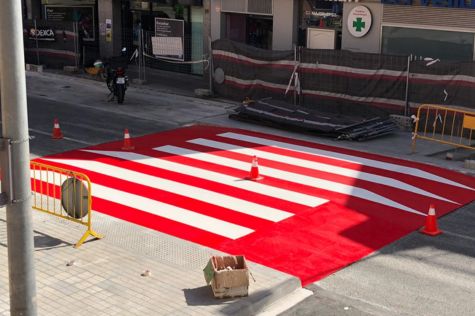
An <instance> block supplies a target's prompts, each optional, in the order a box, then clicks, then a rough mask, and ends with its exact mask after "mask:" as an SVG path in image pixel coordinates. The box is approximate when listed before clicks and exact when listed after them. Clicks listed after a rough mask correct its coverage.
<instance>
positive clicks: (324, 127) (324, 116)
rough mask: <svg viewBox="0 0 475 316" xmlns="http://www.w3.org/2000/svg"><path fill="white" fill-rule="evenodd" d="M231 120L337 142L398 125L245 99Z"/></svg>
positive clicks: (385, 120)
mask: <svg viewBox="0 0 475 316" xmlns="http://www.w3.org/2000/svg"><path fill="white" fill-rule="evenodd" d="M229 117H230V118H232V119H236V120H241V121H247V122H253V123H257V124H261V125H269V126H273V127H278V128H284V129H291V130H298V131H304V132H310V133H315V134H318V135H321V136H328V137H334V138H336V139H338V140H357V141H363V140H368V139H372V138H376V137H380V136H383V135H387V134H390V133H392V132H394V131H395V130H397V129H398V126H397V125H396V124H395V123H394V122H393V121H392V120H391V119H389V118H380V117H375V118H371V119H366V118H356V117H347V116H342V115H337V114H334V113H324V112H318V111H315V110H309V109H307V108H303V107H299V106H294V105H290V104H288V103H285V102H282V101H277V100H272V99H262V100H259V101H254V100H245V101H244V102H243V104H242V105H241V106H240V107H239V108H237V109H236V110H235V113H233V114H231V115H229Z"/></svg>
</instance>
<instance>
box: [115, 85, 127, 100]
mask: <svg viewBox="0 0 475 316" xmlns="http://www.w3.org/2000/svg"><path fill="white" fill-rule="evenodd" d="M116 89H117V103H119V104H122V103H124V97H125V87H124V85H123V84H119V85H117V87H116Z"/></svg>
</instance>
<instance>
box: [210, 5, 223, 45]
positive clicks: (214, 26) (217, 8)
mask: <svg viewBox="0 0 475 316" xmlns="http://www.w3.org/2000/svg"><path fill="white" fill-rule="evenodd" d="M210 15H211V40H212V41H214V40H217V39H220V38H221V23H222V22H221V0H211V8H210Z"/></svg>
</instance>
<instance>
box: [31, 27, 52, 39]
mask: <svg viewBox="0 0 475 316" xmlns="http://www.w3.org/2000/svg"><path fill="white" fill-rule="evenodd" d="M28 38H29V39H32V40H38V41H54V40H55V33H54V30H53V28H51V27H37V28H34V27H32V28H30V30H29V32H28Z"/></svg>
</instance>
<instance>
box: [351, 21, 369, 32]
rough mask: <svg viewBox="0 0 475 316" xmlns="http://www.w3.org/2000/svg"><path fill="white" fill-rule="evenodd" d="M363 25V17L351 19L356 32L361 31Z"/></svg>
mask: <svg viewBox="0 0 475 316" xmlns="http://www.w3.org/2000/svg"><path fill="white" fill-rule="evenodd" d="M365 25H366V23H365V22H363V18H356V20H355V21H353V27H354V28H356V32H361V31H362V29H364V26H365Z"/></svg>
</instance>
